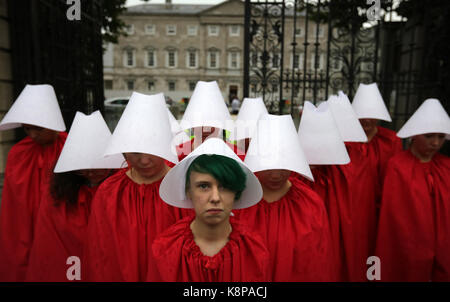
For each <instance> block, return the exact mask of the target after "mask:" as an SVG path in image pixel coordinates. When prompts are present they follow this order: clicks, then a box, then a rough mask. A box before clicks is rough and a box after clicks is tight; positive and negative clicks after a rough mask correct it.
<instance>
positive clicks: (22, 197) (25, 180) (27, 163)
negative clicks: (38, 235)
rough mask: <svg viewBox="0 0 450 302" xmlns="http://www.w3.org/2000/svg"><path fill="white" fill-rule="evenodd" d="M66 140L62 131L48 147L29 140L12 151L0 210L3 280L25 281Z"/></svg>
mask: <svg viewBox="0 0 450 302" xmlns="http://www.w3.org/2000/svg"><path fill="white" fill-rule="evenodd" d="M66 137H67V133H65V132H60V133H59V135H58V138H57V139H56V141H55V142H54V143H53V144H51V145H48V146H41V145H39V144H37V143H35V142H34V141H33V140H32V139H31V138H30V137H26V138H24V139H22V140H21V141H20V142H18V143H17V144H15V145H14V146H13V147H12V148H11V150H10V151H9V154H8V160H7V162H6V169H5V180H4V185H3V192H2V202H1V211H0V259H1V260H0V281H10V282H21V281H24V280H25V276H26V270H27V266H28V260H29V252H30V249H31V246H32V243H33V236H34V226H35V222H36V217H37V213H38V209H39V205H40V203H41V200H43V199H44V198H45V197H46V196H47V195H46V192H48V190H49V183H50V177H51V175H52V173H53V167H54V165H55V163H56V161H57V160H58V157H59V154H60V152H61V150H62V148H63V146H64V142H65V140H66Z"/></svg>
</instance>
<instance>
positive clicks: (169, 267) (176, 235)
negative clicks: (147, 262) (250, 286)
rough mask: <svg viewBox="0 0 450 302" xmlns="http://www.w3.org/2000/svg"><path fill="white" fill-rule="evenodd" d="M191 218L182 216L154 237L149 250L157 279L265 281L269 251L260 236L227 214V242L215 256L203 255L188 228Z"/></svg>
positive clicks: (177, 280) (192, 217) (180, 280)
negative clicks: (230, 229)
mask: <svg viewBox="0 0 450 302" xmlns="http://www.w3.org/2000/svg"><path fill="white" fill-rule="evenodd" d="M194 218H195V216H190V217H185V218H184V219H182V220H181V221H179V222H178V223H176V224H175V225H173V226H172V227H170V228H169V229H168V230H166V231H165V232H164V233H163V234H161V235H160V236H158V238H156V239H155V241H154V243H153V249H152V251H153V255H154V258H155V259H156V262H157V266H158V270H159V278H160V280H159V281H170V282H262V281H268V276H267V272H268V263H269V254H268V251H267V249H266V247H265V245H264V244H263V242H262V239H261V238H260V237H259V235H257V234H255V233H252V232H250V231H249V230H248V229H247V227H245V226H243V225H241V224H240V223H239V222H237V221H235V220H234V219H233V217H230V223H231V227H232V232H231V233H230V236H229V241H228V242H227V244H226V245H225V246H224V247H223V248H222V249H221V250H220V251H219V252H218V253H217V254H216V255H214V256H212V257H209V256H205V255H204V254H203V253H202V252H201V251H200V248H199V247H198V246H197V244H196V243H195V241H194V236H193V234H192V231H191V229H190V225H191V222H192V221H193V220H194Z"/></svg>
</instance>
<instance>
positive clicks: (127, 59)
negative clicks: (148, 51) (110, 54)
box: [123, 48, 136, 67]
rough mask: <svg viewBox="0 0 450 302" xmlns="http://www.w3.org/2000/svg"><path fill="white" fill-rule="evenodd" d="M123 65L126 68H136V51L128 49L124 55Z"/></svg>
mask: <svg viewBox="0 0 450 302" xmlns="http://www.w3.org/2000/svg"><path fill="white" fill-rule="evenodd" d="M123 55H124V56H123V65H124V66H125V67H134V66H135V65H136V58H135V50H134V49H132V48H126V49H125V50H124V53H123Z"/></svg>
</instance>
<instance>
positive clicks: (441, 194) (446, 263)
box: [376, 150, 450, 282]
mask: <svg viewBox="0 0 450 302" xmlns="http://www.w3.org/2000/svg"><path fill="white" fill-rule="evenodd" d="M376 255H377V256H378V257H380V262H381V281H403V282H404V281H420V282H427V281H445V282H450V158H449V157H447V156H444V155H441V154H436V155H434V157H433V159H432V160H431V161H430V162H428V163H421V162H420V161H419V159H417V158H416V157H415V156H414V155H413V154H412V153H411V152H410V151H409V150H406V151H403V152H401V153H399V154H398V155H396V156H395V157H393V158H392V160H391V161H390V162H389V167H388V170H387V173H386V179H385V182H384V189H383V199H382V203H381V213H380V223H379V229H378V238H377V246H376Z"/></svg>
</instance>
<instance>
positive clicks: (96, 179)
mask: <svg viewBox="0 0 450 302" xmlns="http://www.w3.org/2000/svg"><path fill="white" fill-rule="evenodd" d="M110 171H111V170H110V169H85V170H80V171H78V175H81V176H83V177H84V178H86V179H87V180H88V181H89V183H90V184H91V185H93V186H97V185H99V184H101V183H102V182H103V181H104V180H105V179H106V178H107V177H108V175H109V173H110Z"/></svg>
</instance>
